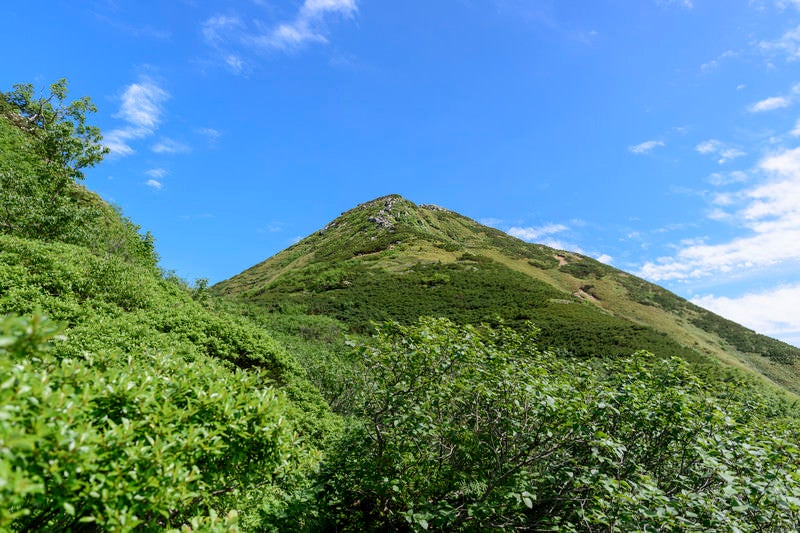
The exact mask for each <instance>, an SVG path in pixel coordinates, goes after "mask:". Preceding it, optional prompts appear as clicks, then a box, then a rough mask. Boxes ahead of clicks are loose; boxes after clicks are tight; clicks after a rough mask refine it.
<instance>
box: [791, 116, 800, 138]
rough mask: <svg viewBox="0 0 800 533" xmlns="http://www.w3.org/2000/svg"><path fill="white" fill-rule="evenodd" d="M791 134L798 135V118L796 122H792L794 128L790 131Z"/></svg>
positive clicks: (799, 131) (799, 129)
mask: <svg viewBox="0 0 800 533" xmlns="http://www.w3.org/2000/svg"><path fill="white" fill-rule="evenodd" d="M791 134H792V135H794V136H795V137H798V136H800V119H797V122H795V123H794V129H793V130H792V131H791Z"/></svg>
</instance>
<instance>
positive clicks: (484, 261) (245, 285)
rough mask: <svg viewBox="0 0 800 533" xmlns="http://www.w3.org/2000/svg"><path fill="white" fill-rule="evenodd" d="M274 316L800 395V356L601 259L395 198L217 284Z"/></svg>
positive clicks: (355, 212) (362, 208) (354, 212)
mask: <svg viewBox="0 0 800 533" xmlns="http://www.w3.org/2000/svg"><path fill="white" fill-rule="evenodd" d="M212 291H213V292H214V293H215V294H219V295H229V296H237V297H239V298H240V299H241V300H244V301H247V302H251V303H253V304H256V305H258V306H260V307H261V308H263V309H265V310H269V311H280V310H289V309H291V310H293V312H294V311H296V310H298V309H299V310H300V311H301V312H302V313H306V314H311V315H317V314H322V315H329V316H331V317H333V318H336V319H338V320H340V321H342V322H344V323H345V324H347V325H348V327H350V328H351V330H352V331H354V332H359V333H366V332H369V331H370V330H371V327H372V326H371V324H372V322H380V321H384V320H398V321H400V322H401V323H405V324H409V323H412V322H414V321H415V320H416V319H417V318H418V317H420V316H426V315H432V316H441V317H447V318H449V319H452V320H454V321H456V322H459V323H478V322H487V323H497V322H498V321H502V322H505V323H509V324H521V323H523V322H525V321H533V322H534V323H535V324H536V325H537V326H539V327H540V328H541V329H542V333H541V336H540V342H541V343H542V344H543V345H545V346H552V347H554V348H557V349H559V350H562V351H566V352H568V353H572V354H575V355H593V356H597V355H614V356H616V355H627V354H630V353H633V352H634V351H636V350H638V349H646V350H649V351H651V352H653V353H656V354H659V355H661V356H670V355H680V356H681V357H684V358H685V359H687V360H690V361H696V362H700V361H707V360H709V356H711V357H712V358H715V359H718V360H720V361H723V362H724V363H727V364H729V365H732V366H735V367H738V368H742V369H745V370H747V371H749V372H752V373H754V374H757V375H761V376H765V377H766V378H767V379H769V380H771V381H772V382H774V383H778V384H780V385H781V386H782V387H785V388H786V389H788V390H791V391H793V392H795V393H800V350H798V349H797V348H795V347H792V346H789V345H787V344H785V343H782V342H780V341H777V340H774V339H771V338H768V337H765V336H763V335H759V334H756V333H755V332H753V331H751V330H749V329H747V328H745V327H743V326H740V325H738V324H735V323H733V322H731V321H729V320H726V319H724V318H722V317H719V316H718V315H715V314H714V313H711V312H709V311H707V310H705V309H702V308H700V307H698V306H696V305H694V304H692V303H690V302H688V301H686V300H685V299H683V298H680V297H678V296H676V295H675V294H673V293H671V292H669V291H667V290H665V289H663V288H661V287H659V286H657V285H654V284H652V283H649V282H647V281H645V280H642V279H640V278H637V277H636V276H633V275H631V274H628V273H625V272H623V271H620V270H618V269H615V268H613V267H611V266H608V265H605V264H602V263H600V262H598V261H596V260H594V259H592V258H589V257H586V256H583V255H580V254H576V253H572V252H568V251H564V250H554V249H551V248H548V247H546V246H543V245H539V244H529V243H526V242H523V241H521V240H519V239H516V238H514V237H511V236H509V235H507V234H505V233H503V232H501V231H499V230H497V229H494V228H490V227H487V226H483V225H481V224H479V223H477V222H475V221H474V220H471V219H469V218H467V217H464V216H462V215H460V214H458V213H455V212H453V211H450V210H447V209H444V208H442V207H438V206H433V205H419V206H418V205H416V204H414V203H412V202H410V201H408V200H406V199H404V198H402V197H400V196H397V195H390V196H386V197H382V198H377V199H375V200H372V201H369V202H366V203H363V204H361V205H359V206H357V207H356V208H354V209H351V210H349V211H347V212H345V213H343V214H342V215H341V216H340V217H338V218H337V219H335V220H334V221H332V222H330V223H329V224H327V225H326V226H325V227H324V228H322V229H321V230H320V231H318V232H316V233H314V234H313V235H310V236H308V237H306V238H305V239H303V240H301V241H300V242H298V243H297V244H295V245H293V246H291V247H290V248H288V249H286V250H284V251H282V252H280V253H278V254H277V255H275V256H273V257H271V258H269V259H267V260H266V261H264V262H262V263H260V264H258V265H255V266H253V267H251V268H249V269H247V270H245V271H244V272H242V273H241V274H239V275H237V276H234V277H233V278H231V279H229V280H226V281H223V282H221V283H219V284H218V285H216V286H214V287H213V288H212Z"/></svg>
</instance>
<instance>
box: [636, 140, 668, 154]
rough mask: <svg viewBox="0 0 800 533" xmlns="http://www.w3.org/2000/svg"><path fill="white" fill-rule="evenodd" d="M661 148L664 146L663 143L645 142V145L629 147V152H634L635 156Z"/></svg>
mask: <svg viewBox="0 0 800 533" xmlns="http://www.w3.org/2000/svg"><path fill="white" fill-rule="evenodd" d="M659 146H664V142H663V141H645V142H643V143H639V144H635V145H633V146H628V150H630V151H631V152H633V153H634V154H646V153H649V152H651V151H652V150H653V149H654V148H657V147H659Z"/></svg>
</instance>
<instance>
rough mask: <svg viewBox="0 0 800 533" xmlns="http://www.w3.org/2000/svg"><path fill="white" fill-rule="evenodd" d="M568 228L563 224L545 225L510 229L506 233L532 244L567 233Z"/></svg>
mask: <svg viewBox="0 0 800 533" xmlns="http://www.w3.org/2000/svg"><path fill="white" fill-rule="evenodd" d="M568 229H569V227H567V226H565V225H564V224H545V225H544V226H527V227H518V226H515V227H513V228H510V229H509V230H508V231H507V232H506V233H508V234H509V235H511V236H512V237H516V238H518V239H522V240H523V241H528V242H532V241H535V240H537V239H541V238H542V237H547V236H550V235H555V234H556V233H561V232H564V231H567V230H568Z"/></svg>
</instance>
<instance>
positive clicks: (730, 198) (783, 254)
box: [640, 148, 800, 281]
mask: <svg viewBox="0 0 800 533" xmlns="http://www.w3.org/2000/svg"><path fill="white" fill-rule="evenodd" d="M754 171H755V172H757V173H759V174H760V175H761V180H760V181H759V182H758V183H755V184H753V185H752V186H750V187H749V188H745V189H742V190H740V191H735V192H732V193H728V194H727V195H723V196H719V195H715V196H714V197H713V199H712V201H716V202H717V204H718V205H720V209H719V210H718V211H716V212H712V214H713V213H716V214H715V217H716V218H718V219H723V218H726V219H728V220H730V221H732V222H734V223H735V224H736V225H737V226H738V227H741V228H743V229H744V230H745V231H746V233H745V234H744V235H742V236H739V237H736V238H734V239H731V240H729V241H727V242H722V243H718V244H707V243H705V242H692V243H687V244H686V245H685V246H683V247H681V248H680V249H679V251H678V253H677V254H676V255H675V256H674V257H664V258H661V259H659V260H658V261H653V262H648V263H646V264H645V265H644V266H643V267H642V268H641V271H640V273H641V274H642V275H643V276H644V277H647V278H649V279H652V280H654V281H663V280H687V279H692V278H702V277H707V276H711V275H716V274H729V275H734V274H738V275H742V274H744V273H746V272H748V271H758V270H763V269H766V268H770V267H777V266H784V267H785V266H786V265H800V148H795V149H792V150H783V151H780V152H777V153H774V154H772V155H769V156H767V157H765V158H763V159H762V160H761V161H760V162H759V164H758V166H757V168H756V169H755V170H754ZM721 199H722V200H724V201H720V200H721ZM722 208H727V209H728V210H727V211H722ZM722 215H725V216H722Z"/></svg>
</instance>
